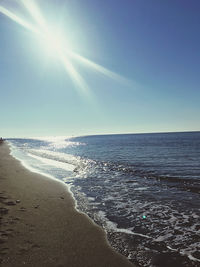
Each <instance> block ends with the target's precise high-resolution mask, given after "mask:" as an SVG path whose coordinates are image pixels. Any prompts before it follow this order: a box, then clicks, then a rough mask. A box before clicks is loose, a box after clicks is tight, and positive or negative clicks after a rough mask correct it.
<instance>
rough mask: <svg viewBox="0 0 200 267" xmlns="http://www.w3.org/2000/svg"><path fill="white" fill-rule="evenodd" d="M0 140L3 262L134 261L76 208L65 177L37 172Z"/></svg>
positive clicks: (106, 266)
mask: <svg viewBox="0 0 200 267" xmlns="http://www.w3.org/2000/svg"><path fill="white" fill-rule="evenodd" d="M9 153H10V150H9V146H8V145H7V144H6V143H3V144H1V145H0V265H1V266H2V267H4V266H6V267H9V266H13V267H18V266H20V267H21V266H37V267H43V266H48V267H51V266H52V267H53V266H56V267H61V266H63V267H64V266H68V267H79V266H80V267H89V266H91V267H94V266H95V267H98V266H99V267H114V266H116V267H118V266H120V267H122V266H124V267H126V266H127V267H128V266H133V264H131V263H130V262H129V261H128V260H127V259H126V258H124V257H123V256H121V255H119V254H118V253H116V252H115V251H114V250H113V249H112V248H111V247H110V246H109V245H108V243H107V241H106V236H105V233H104V231H103V230H102V229H101V228H100V227H99V226H97V225H96V224H94V223H93V222H92V221H91V220H90V219H89V218H88V217H87V216H86V215H85V214H82V213H79V212H77V211H76V210H75V208H74V206H75V203H74V199H73V198H72V196H71V194H70V193H69V192H68V190H67V187H66V186H65V185H64V184H63V183H62V182H59V181H56V180H53V179H50V178H48V177H45V176H42V175H39V174H36V173H32V172H30V171H29V170H27V169H26V168H24V167H23V166H22V165H21V163H20V162H19V161H17V160H16V159H14V158H13V157H12V156H11V155H10V154H9Z"/></svg>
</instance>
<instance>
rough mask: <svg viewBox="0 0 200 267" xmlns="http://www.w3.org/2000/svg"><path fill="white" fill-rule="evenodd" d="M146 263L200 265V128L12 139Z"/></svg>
mask: <svg viewBox="0 0 200 267" xmlns="http://www.w3.org/2000/svg"><path fill="white" fill-rule="evenodd" d="M9 141H10V143H11V145H12V153H13V155H14V156H15V157H17V158H18V159H20V160H22V161H23V162H24V163H25V164H26V166H28V167H29V168H30V167H31V168H32V169H36V170H37V171H39V172H42V173H45V174H49V175H51V176H54V177H55V178H58V179H61V180H63V181H64V182H65V183H66V184H67V185H68V186H69V187H70V190H71V191H72V192H73V194H74V197H75V199H76V200H77V207H78V209H80V210H81V211H83V212H85V213H87V214H88V215H89V216H90V217H91V218H92V219H93V220H94V221H95V222H97V223H98V224H100V225H102V226H103V228H104V229H105V230H106V232H107V234H108V238H109V241H110V243H111V244H112V246H113V247H114V248H115V249H117V250H118V251H120V252H121V253H123V254H124V255H126V256H127V257H128V258H129V259H130V260H132V261H134V262H136V263H137V264H139V265H141V266H176V267H177V266H200V253H199V251H200V235H199V234H200V220H199V219H200V210H199V208H200V132H193V133H163V134H134V135H104V136H85V137H73V138H46V139H11V140H9Z"/></svg>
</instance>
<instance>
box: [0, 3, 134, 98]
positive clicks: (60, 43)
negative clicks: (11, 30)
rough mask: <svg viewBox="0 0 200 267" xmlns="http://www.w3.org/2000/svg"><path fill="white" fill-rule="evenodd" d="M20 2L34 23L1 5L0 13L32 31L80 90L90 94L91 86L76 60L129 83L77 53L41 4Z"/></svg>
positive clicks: (117, 79)
mask: <svg viewBox="0 0 200 267" xmlns="http://www.w3.org/2000/svg"><path fill="white" fill-rule="evenodd" d="M19 3H20V4H21V5H22V7H23V8H24V9H25V11H27V12H28V13H29V15H30V16H31V18H30V21H32V20H33V21H34V23H31V22H29V21H27V20H25V19H24V18H22V17H21V16H19V15H17V14H15V13H13V12H11V11H10V10H8V9H7V8H6V7H3V6H1V5H0V13H2V14H4V15H5V16H7V17H8V18H10V19H11V20H13V21H15V22H16V23H18V24H19V25H21V26H23V27H24V28H26V29H27V30H28V31H30V32H32V33H33V34H34V35H35V36H36V38H37V42H38V43H39V44H40V45H41V47H43V49H44V51H45V52H46V53H47V55H48V56H50V57H53V58H56V59H58V60H59V61H60V62H61V64H63V66H64V69H65V70H66V72H67V73H68V75H69V77H70V78H71V80H72V81H73V83H74V84H75V88H76V89H78V90H79V92H82V93H84V94H87V95H89V87H88V85H87V83H86V82H85V80H84V79H83V77H82V76H81V74H80V73H79V72H78V71H77V70H76V68H75V67H74V61H76V62H77V63H79V64H83V65H84V66H85V67H87V68H90V69H91V70H93V71H95V72H99V73H101V74H103V75H104V76H107V77H108V78H111V79H114V80H116V81H118V82H121V83H123V84H127V85H129V81H128V80H127V79H125V78H124V77H122V76H121V75H118V74H116V73H115V72H113V71H110V70H108V69H107V68H105V67H103V66H101V65H99V64H97V63H95V62H93V61H91V60H89V59H87V58H85V57H83V56H82V55H79V54H77V53H75V52H74V51H73V49H72V47H71V46H70V44H69V40H67V39H66V37H67V36H66V33H65V31H62V30H61V29H62V28H60V27H59V28H55V26H54V27H51V26H50V23H49V21H47V20H46V19H45V16H43V14H42V12H41V11H40V8H39V6H38V5H37V4H36V1H33V0H19ZM76 62H75V63H76Z"/></svg>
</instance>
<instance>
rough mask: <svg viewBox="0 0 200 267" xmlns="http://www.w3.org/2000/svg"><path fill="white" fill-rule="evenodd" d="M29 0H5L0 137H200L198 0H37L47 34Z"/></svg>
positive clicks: (0, 0) (0, 27) (0, 30)
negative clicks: (187, 134)
mask: <svg viewBox="0 0 200 267" xmlns="http://www.w3.org/2000/svg"><path fill="white" fill-rule="evenodd" d="M29 1H30V0H29ZM22 2H23V0H0V114H1V123H0V136H3V137H33V136H56V135H60V136H71V135H87V134H108V133H143V132H147V133H148V132H168V131H170V132H171V131H200V105H199V102H200V88H199V85H200V67H199V62H200V31H199V25H200V16H199V10H200V2H199V1H198V0H192V1H185V0H162V1H160V0H125V1H116V0H101V1H99V0H84V1H82V0H47V1H42V0H37V1H34V3H35V4H36V5H37V10H40V14H41V15H42V17H43V18H44V20H45V28H43V27H42V24H39V23H38V21H36V20H35V19H34V17H33V16H31V10H30V9H31V8H30V9H29V10H28V9H27V8H26V7H25V6H24V5H23V3H22ZM26 2H28V1H27V0H26ZM30 2H31V1H30ZM2 7H3V9H2ZM5 9H6V10H8V11H9V12H12V14H15V15H16V16H17V17H18V18H21V19H22V20H23V22H26V23H28V24H29V25H33V27H34V30H32V29H31V30H30V28H28V27H25V26H24V25H22V24H20V23H19V22H16V21H15V19H11V17H9V16H8V15H6V14H5ZM2 10H3V11H2ZM9 14H10V13H9ZM40 22H41V21H40ZM44 29H45V30H44ZM47 31H48V32H50V35H48V36H47V34H46V33H47ZM38 32H39V33H38ZM49 36H50V38H49ZM58 40H59V44H57V41H58ZM61 43H62V44H61ZM52 44H53V45H52ZM61 46H62V47H61ZM58 50H59V51H58ZM60 50H62V53H61V52H60ZM63 54H64V56H63ZM87 60H90V61H89V62H90V63H88V61H87ZM91 62H92V64H93V65H92V64H91ZM94 63H95V64H98V65H94ZM102 67H103V68H102Z"/></svg>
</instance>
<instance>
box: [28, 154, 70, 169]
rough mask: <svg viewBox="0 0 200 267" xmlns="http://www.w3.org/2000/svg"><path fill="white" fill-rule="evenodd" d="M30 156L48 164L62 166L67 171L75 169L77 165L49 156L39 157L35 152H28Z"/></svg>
mask: <svg viewBox="0 0 200 267" xmlns="http://www.w3.org/2000/svg"><path fill="white" fill-rule="evenodd" d="M28 156H30V157H32V158H35V159H37V160H39V161H41V162H42V163H44V164H46V165H50V166H55V167H56V168H60V169H63V170H66V171H73V170H74V168H75V166H74V165H72V164H69V163H64V162H59V161H55V160H52V159H47V158H43V157H39V156H36V155H33V154H30V153H28Z"/></svg>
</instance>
